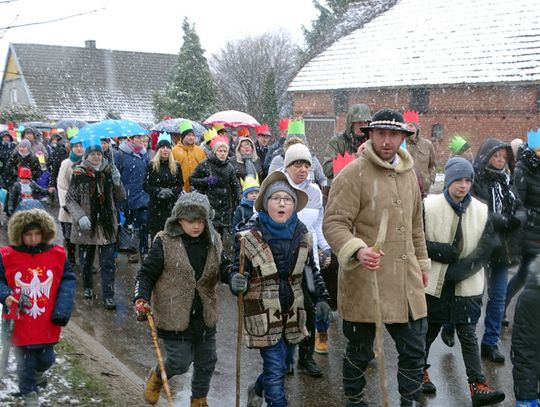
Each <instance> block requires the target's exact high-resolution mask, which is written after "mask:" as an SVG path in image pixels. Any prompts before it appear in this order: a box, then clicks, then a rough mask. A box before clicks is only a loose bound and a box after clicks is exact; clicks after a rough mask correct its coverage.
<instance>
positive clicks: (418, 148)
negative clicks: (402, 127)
mask: <svg viewBox="0 0 540 407" xmlns="http://www.w3.org/2000/svg"><path fill="white" fill-rule="evenodd" d="M408 129H409V130H410V131H412V132H414V133H412V134H411V135H410V136H409V137H407V151H408V152H409V154H410V155H411V156H412V158H413V160H414V166H415V168H416V173H417V175H418V177H419V178H420V182H421V183H422V186H423V188H424V193H425V195H427V194H429V190H430V188H431V186H432V185H433V184H434V183H435V175H436V173H437V168H436V167H437V157H436V155H435V147H433V143H432V142H431V141H429V140H428V139H426V138H424V137H420V125H419V124H418V123H417V122H410V123H408Z"/></svg>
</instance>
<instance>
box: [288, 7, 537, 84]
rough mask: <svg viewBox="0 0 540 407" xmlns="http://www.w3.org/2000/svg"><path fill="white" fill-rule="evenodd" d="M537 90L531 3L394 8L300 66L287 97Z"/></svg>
mask: <svg viewBox="0 0 540 407" xmlns="http://www.w3.org/2000/svg"><path fill="white" fill-rule="evenodd" d="M508 82H540V3H539V1H538V0H513V1H508V0H430V1H427V0H399V1H398V2H397V4H396V5H394V6H393V7H392V8H390V9H389V10H387V11H386V12H383V13H382V14H380V15H379V16H377V17H376V18H374V19H373V20H372V21H370V22H368V23H367V24H365V25H364V26H363V27H362V28H359V29H357V30H355V31H354V32H352V33H351V34H349V35H347V36H345V37H343V38H341V39H340V40H338V41H337V42H336V43H334V44H333V45H332V46H330V47H329V48H327V49H326V50H325V51H323V52H322V53H321V54H319V55H318V56H316V57H315V58H314V59H312V60H311V61H310V62H308V63H307V64H306V65H305V66H304V67H303V68H302V69H301V70H300V72H299V73H298V74H297V75H296V77H295V78H294V80H293V81H292V82H291V84H290V85H289V88H288V90H289V91H292V92H294V91H311V90H328V89H354V88H388V87H411V86H415V87H418V86H429V85H458V84H486V83H508Z"/></svg>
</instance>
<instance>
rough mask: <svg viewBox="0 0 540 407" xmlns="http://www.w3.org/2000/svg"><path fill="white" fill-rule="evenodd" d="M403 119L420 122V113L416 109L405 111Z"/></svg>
mask: <svg viewBox="0 0 540 407" xmlns="http://www.w3.org/2000/svg"><path fill="white" fill-rule="evenodd" d="M403 121H404V122H405V123H420V115H419V114H418V112H415V111H414V110H413V111H408V112H403Z"/></svg>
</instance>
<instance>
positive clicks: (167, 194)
mask: <svg viewBox="0 0 540 407" xmlns="http://www.w3.org/2000/svg"><path fill="white" fill-rule="evenodd" d="M173 196H174V192H173V191H172V189H171V188H161V190H160V191H159V192H158V194H157V197H158V199H169V198H172V197H173Z"/></svg>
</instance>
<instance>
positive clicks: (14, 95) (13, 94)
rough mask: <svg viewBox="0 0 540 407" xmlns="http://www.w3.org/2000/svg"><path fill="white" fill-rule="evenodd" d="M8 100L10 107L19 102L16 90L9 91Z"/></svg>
mask: <svg viewBox="0 0 540 407" xmlns="http://www.w3.org/2000/svg"><path fill="white" fill-rule="evenodd" d="M10 99H11V104H12V105H14V104H16V103H18V102H19V98H18V97H17V89H11V92H10Z"/></svg>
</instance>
